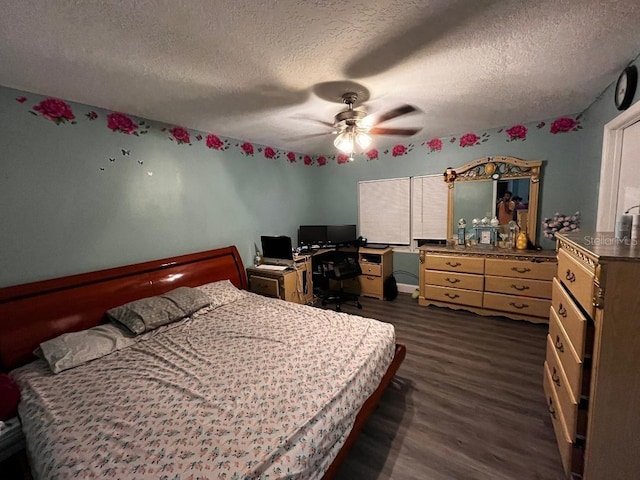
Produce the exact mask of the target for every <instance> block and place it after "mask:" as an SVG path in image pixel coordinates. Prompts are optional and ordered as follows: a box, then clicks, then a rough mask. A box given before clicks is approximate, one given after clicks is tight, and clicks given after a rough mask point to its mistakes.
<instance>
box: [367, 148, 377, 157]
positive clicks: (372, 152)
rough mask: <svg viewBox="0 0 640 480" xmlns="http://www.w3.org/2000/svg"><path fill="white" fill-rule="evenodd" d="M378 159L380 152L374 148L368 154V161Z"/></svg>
mask: <svg viewBox="0 0 640 480" xmlns="http://www.w3.org/2000/svg"><path fill="white" fill-rule="evenodd" d="M377 159H378V150H376V149H375V148H372V149H371V150H369V151H368V152H367V160H377Z"/></svg>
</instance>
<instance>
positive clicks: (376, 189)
mask: <svg viewBox="0 0 640 480" xmlns="http://www.w3.org/2000/svg"><path fill="white" fill-rule="evenodd" d="M410 212H411V181H410V179H409V177H406V178H391V179H385V180H371V181H362V182H358V224H359V227H360V228H359V232H360V235H362V236H363V237H365V238H366V239H367V240H368V241H369V242H373V243H389V244H397V245H409V243H410V228H411V214H410Z"/></svg>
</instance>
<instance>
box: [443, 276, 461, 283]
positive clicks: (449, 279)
mask: <svg viewBox="0 0 640 480" xmlns="http://www.w3.org/2000/svg"><path fill="white" fill-rule="evenodd" d="M445 280H446V281H447V282H449V283H458V282H460V279H459V278H449V277H447V278H445Z"/></svg>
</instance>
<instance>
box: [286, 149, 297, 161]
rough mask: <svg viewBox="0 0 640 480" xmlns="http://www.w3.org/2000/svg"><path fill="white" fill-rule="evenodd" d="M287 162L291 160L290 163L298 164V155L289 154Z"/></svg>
mask: <svg viewBox="0 0 640 480" xmlns="http://www.w3.org/2000/svg"><path fill="white" fill-rule="evenodd" d="M287 160H289V163H296V154H295V153H293V152H289V153H287Z"/></svg>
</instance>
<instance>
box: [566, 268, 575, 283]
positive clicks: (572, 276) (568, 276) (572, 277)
mask: <svg viewBox="0 0 640 480" xmlns="http://www.w3.org/2000/svg"><path fill="white" fill-rule="evenodd" d="M565 278H566V279H567V281H568V282H569V283H573V282H575V281H576V274H575V273H573V272H572V271H571V270H570V269H568V268H567V274H566V275H565Z"/></svg>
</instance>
